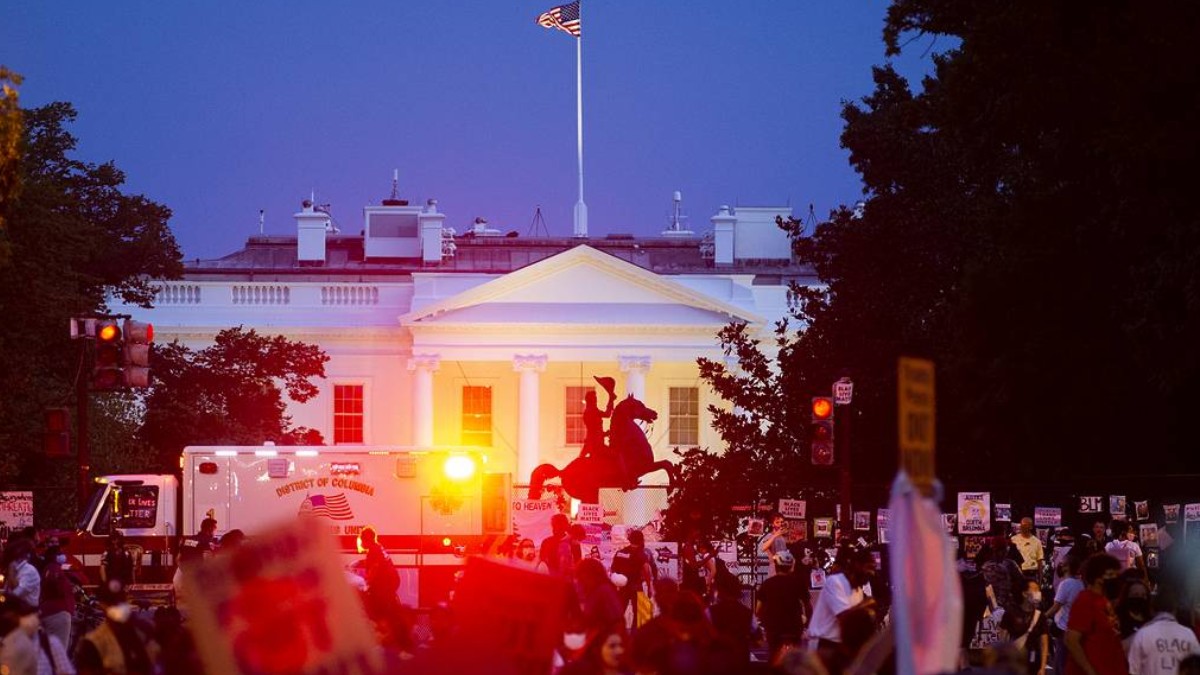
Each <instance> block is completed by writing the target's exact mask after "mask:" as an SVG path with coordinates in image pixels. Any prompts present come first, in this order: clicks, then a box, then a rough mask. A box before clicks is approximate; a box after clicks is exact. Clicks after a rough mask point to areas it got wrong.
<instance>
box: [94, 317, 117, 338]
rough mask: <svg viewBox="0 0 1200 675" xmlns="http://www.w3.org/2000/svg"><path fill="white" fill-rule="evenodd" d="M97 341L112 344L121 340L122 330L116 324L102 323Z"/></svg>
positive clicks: (97, 331)
mask: <svg viewBox="0 0 1200 675" xmlns="http://www.w3.org/2000/svg"><path fill="white" fill-rule="evenodd" d="M96 339H97V340H99V341H100V342H104V343H111V342H116V341H117V340H120V339H121V328H120V327H119V326H117V324H116V323H115V322H107V323H102V324H100V326H99V327H98V328H96Z"/></svg>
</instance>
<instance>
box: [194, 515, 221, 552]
mask: <svg viewBox="0 0 1200 675" xmlns="http://www.w3.org/2000/svg"><path fill="white" fill-rule="evenodd" d="M196 542H197V543H198V544H199V546H200V550H201V551H203V552H204V553H205V554H211V553H213V552H214V551H216V550H217V519H216V518H213V517H212V511H209V516H208V517H207V518H205V519H204V520H202V521H200V534H198V535H196Z"/></svg>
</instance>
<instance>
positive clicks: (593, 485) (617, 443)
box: [529, 377, 675, 504]
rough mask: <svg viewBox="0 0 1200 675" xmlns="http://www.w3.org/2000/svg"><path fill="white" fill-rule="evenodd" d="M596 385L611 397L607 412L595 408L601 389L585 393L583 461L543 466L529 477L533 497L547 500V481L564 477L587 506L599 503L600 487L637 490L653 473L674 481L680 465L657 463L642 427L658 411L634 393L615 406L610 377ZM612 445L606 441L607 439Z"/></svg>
mask: <svg viewBox="0 0 1200 675" xmlns="http://www.w3.org/2000/svg"><path fill="white" fill-rule="evenodd" d="M594 379H595V380H596V382H597V383H598V384H599V385H600V386H601V387H603V388H604V391H605V392H607V394H608V404H607V405H606V406H605V407H604V409H603V410H601V409H600V408H599V406H597V405H596V391H595V390H591V391H588V392H587V393H586V394H584V409H583V425H584V430H585V432H586V433H585V436H584V441H583V448H582V449H581V450H580V452H579V457H577V458H575V459H574V460H572V461H571V463H569V464H567V465H566V466H565V467H563V468H561V469H559V468H558V467H556V466H554V465H553V464H541V465H539V466H538V467H537V468H535V469H534V470H533V473H532V474H531V476H530V478H529V498H530V499H538V498H540V497H541V496H542V487H543V485H544V483H545V482H546V481H547V480H550V479H552V478H559V479H560V480H561V481H562V486H563V489H564V490H565V491H566V493H567V494H569V495H571V496H572V497H574V498H575V499H578V500H579V501H581V502H584V503H586V504H596V503H599V501H600V488H609V487H611V488H621V489H622V490H632V489H633V488H636V487H637V486H638V479H639V478H640V477H642V476H644V475H646V474H648V473H652V472H654V471H658V470H660V469H661V470H663V471H666V472H667V480H668V483H667V484H668V486H669V485H670V484H671V482H672V481H673V480H674V478H675V465H674V464H672V463H671V462H670V461H668V460H665V459H662V460H658V461H655V460H654V452H653V450H651V448H650V441H648V440H646V433H645V432H644V431H642V428H641V427H640V426H639V425H638V421H639V420H640V421H644V422H653V421H654V420H656V419H658V413H656V412H655V411H653V410H651V409H650V408H647V407H646V404H644V403H642V402H641V401H639V400H637V399H636V398H634V397H633V394H629V395H628V396H626V397H625V398H624V399H622V400H621V402H620V403H617V404H616V406H613V399H614V398H615V396H614V394H613V390H614V388H615V387H616V380H614V379H613V378H611V377H596V378H594ZM609 418H611V422H610V423H609V428H608V430H607V431H605V429H604V420H605V419H609ZM606 436H607V437H608V442H607V443H605V437H606Z"/></svg>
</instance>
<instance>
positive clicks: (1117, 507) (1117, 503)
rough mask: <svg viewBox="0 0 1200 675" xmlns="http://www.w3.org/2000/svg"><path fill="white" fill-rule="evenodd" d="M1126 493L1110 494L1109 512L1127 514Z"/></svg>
mask: <svg viewBox="0 0 1200 675" xmlns="http://www.w3.org/2000/svg"><path fill="white" fill-rule="evenodd" d="M1125 508H1126V507H1125V495H1109V496H1108V512H1109V513H1111V514H1112V515H1114V516H1116V515H1122V516H1123V515H1125Z"/></svg>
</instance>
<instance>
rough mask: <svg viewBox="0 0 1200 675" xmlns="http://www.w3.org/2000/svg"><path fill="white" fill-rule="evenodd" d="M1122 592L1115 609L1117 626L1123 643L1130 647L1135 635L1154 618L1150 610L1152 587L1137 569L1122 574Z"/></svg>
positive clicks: (1115, 603)
mask: <svg viewBox="0 0 1200 675" xmlns="http://www.w3.org/2000/svg"><path fill="white" fill-rule="evenodd" d="M1120 579H1121V590H1120V592H1119V593H1118V594H1117V600H1116V602H1114V603H1113V607H1114V608H1115V609H1116V611H1117V625H1118V629H1119V630H1120V633H1121V643H1122V645H1124V646H1128V644H1129V640H1130V638H1132V637H1133V634H1134V633H1135V632H1136V631H1137V630H1138V629H1139V628H1141V627H1142V624H1144V623H1146V622H1147V621H1149V620H1150V619H1151V618H1152V615H1151V609H1150V587H1149V586H1147V585H1146V582H1145V581H1144V580H1143V579H1142V577H1141V576H1140V575H1139V574H1138V571H1137V570H1136V569H1129V570H1126V571H1124V572H1122V573H1121V576H1120Z"/></svg>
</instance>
